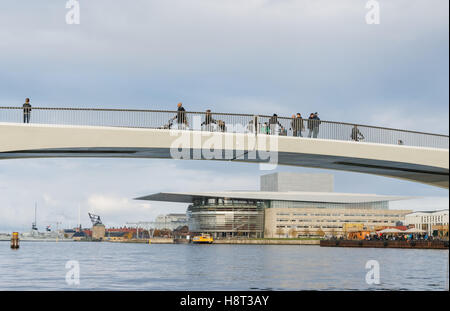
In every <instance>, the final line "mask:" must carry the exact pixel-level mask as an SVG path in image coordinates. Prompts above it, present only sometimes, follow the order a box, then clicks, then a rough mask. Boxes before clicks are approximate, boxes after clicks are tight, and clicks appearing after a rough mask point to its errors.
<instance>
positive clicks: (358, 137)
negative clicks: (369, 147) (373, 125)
mask: <svg viewBox="0 0 450 311" xmlns="http://www.w3.org/2000/svg"><path fill="white" fill-rule="evenodd" d="M350 136H351V138H352V140H354V141H360V140H363V139H364V135H363V134H362V133H361V132H360V131H359V129H358V126H357V125H354V126H353V128H352V135H350Z"/></svg>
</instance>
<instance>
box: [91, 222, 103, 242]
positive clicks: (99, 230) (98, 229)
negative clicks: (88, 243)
mask: <svg viewBox="0 0 450 311" xmlns="http://www.w3.org/2000/svg"><path fill="white" fill-rule="evenodd" d="M105 231H106V230H105V225H104V224H96V225H94V226H92V240H94V241H101V240H103V239H104V238H105Z"/></svg>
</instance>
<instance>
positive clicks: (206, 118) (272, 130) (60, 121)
mask: <svg viewBox="0 0 450 311" xmlns="http://www.w3.org/2000/svg"><path fill="white" fill-rule="evenodd" d="M24 121H27V120H25V119H24V112H23V109H22V108H21V107H0V122H9V123H23V122H24ZM29 122H30V123H33V124H55V125H78V126H110V127H126V128H151V129H182V130H202V131H217V132H229V133H254V134H258V135H284V136H297V137H298V136H302V137H311V138H313V139H332V140H340V141H357V142H367V143H379V144H392V145H406V146H416V147H430V148H440V149H449V136H448V135H440V134H431V133H422V132H417V131H408V130H401V129H391V128H384V127H377V126H368V125H361V124H352V123H344V122H333V121H322V120H321V121H309V120H308V119H303V120H301V121H298V120H297V121H295V122H293V120H292V119H291V118H286V117H278V118H277V119H276V120H274V118H273V117H272V116H264V115H251V114H233V113H215V112H214V113H211V114H210V115H209V114H207V113H206V112H191V111H189V112H185V113H184V115H183V114H178V113H177V111H163V110H130V109H97V108H43V107H32V110H31V112H30V114H29ZM295 129H297V131H295ZM0 135H1V133H0Z"/></svg>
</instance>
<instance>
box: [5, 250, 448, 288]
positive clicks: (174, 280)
mask: <svg viewBox="0 0 450 311" xmlns="http://www.w3.org/2000/svg"><path fill="white" fill-rule="evenodd" d="M448 256H449V252H448V251H446V250H408V249H376V248H373V249H358V248H328V247H324V248H322V247H319V246H300V245H299V246H297V245H295V246H293V245H169V244H167V245H157V244H152V245H148V244H129V243H126V244H125V243H107V242H103V243H95V242H59V243H55V242H25V241H23V242H21V248H20V249H19V250H11V249H10V248H9V242H0V290H447V289H448ZM69 260H76V261H78V262H79V267H80V284H79V285H68V284H67V283H66V273H67V272H68V271H69V269H66V262H67V261H69ZM368 260H377V261H378V262H379V265H380V281H381V284H379V285H368V284H367V283H366V281H365V280H366V274H367V272H368V271H369V270H367V269H366V268H365V265H366V262H367V261H368Z"/></svg>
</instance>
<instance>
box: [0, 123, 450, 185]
mask: <svg viewBox="0 0 450 311" xmlns="http://www.w3.org/2000/svg"><path fill="white" fill-rule="evenodd" d="M182 137H183V138H182ZM447 139H448V137H447ZM179 148H184V149H183V150H184V151H180V150H181V149H179ZM211 148H214V151H211ZM268 151H271V152H272V153H270V154H268V153H267V152H268ZM174 155H175V157H180V158H182V159H202V160H205V159H208V160H221V161H243V162H254V163H263V162H269V161H275V162H276V163H277V164H280V165H290V166H302V167H313V168H323V169H333V170H343V171H352V172H358V173H367V174H374V175H381V176H386V177H394V178H400V179H404V180H409V181H415V182H420V183H424V184H429V185H433V186H436V187H442V188H447V189H448V187H449V150H448V148H446V149H445V148H432V147H421V146H407V145H395V144H383V143H369V142H357V141H340V140H334V139H323V138H322V139H321V138H317V139H311V138H302V137H289V136H274V135H261V134H258V135H255V134H253V133H227V132H223V133H222V132H214V133H208V132H206V133H205V132H204V131H203V132H200V131H195V130H191V131H183V130H169V129H154V128H153V129H151V128H129V127H108V126H86V125H82V126H77V125H57V124H20V123H11V122H3V123H0V159H3V160H6V159H21V158H55V157H56V158H59V157H109V158H164V159H166V158H174Z"/></svg>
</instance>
